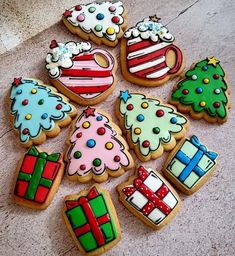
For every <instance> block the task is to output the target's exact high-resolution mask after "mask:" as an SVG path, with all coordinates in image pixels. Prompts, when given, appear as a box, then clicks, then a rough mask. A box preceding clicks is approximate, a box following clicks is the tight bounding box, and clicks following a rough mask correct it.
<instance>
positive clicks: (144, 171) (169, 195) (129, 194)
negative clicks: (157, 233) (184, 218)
mask: <svg viewBox="0 0 235 256" xmlns="http://www.w3.org/2000/svg"><path fill="white" fill-rule="evenodd" d="M117 190H118V192H119V199H120V201H121V202H122V203H123V204H124V205H125V207H126V208H127V209H128V210H129V211H130V212H132V213H133V214H134V215H135V216H136V217H137V218H139V219H140V220H141V221H143V222H144V223H145V224H146V225H148V226H150V227H152V228H153V229H160V228H161V227H163V226H165V225H166V224H167V223H168V222H169V221H170V220H171V219H172V218H173V217H174V216H175V215H176V214H177V212H178V211H179V209H180V208H181V201H180V198H179V196H178V195H177V193H176V192H175V190H174V189H173V188H172V187H171V185H170V184H169V183H168V182H167V181H166V180H165V179H164V178H163V177H162V176H161V175H160V174H159V173H157V172H155V171H153V170H152V169H151V168H145V167H143V166H139V167H137V168H136V173H135V175H134V176H131V177H130V178H129V180H128V181H127V182H124V183H122V184H120V185H118V186H117Z"/></svg>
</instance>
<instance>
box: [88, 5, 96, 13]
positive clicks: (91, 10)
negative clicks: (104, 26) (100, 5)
mask: <svg viewBox="0 0 235 256" xmlns="http://www.w3.org/2000/svg"><path fill="white" fill-rule="evenodd" d="M95 10H96V8H95V7H94V6H91V7H90V8H89V9H88V11H89V12H90V13H93V12H95Z"/></svg>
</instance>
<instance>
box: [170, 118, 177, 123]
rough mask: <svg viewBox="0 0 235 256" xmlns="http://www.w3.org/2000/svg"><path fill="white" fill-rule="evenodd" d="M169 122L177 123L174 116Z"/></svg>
mask: <svg viewBox="0 0 235 256" xmlns="http://www.w3.org/2000/svg"><path fill="white" fill-rule="evenodd" d="M170 122H171V123H172V124H176V123H177V118H176V117H175V116H174V117H172V118H171V120H170Z"/></svg>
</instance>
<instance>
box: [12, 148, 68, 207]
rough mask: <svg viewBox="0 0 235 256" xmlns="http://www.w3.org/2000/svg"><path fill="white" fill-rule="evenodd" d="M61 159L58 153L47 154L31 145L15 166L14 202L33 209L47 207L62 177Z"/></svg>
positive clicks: (62, 166) (62, 165)
mask: <svg viewBox="0 0 235 256" xmlns="http://www.w3.org/2000/svg"><path fill="white" fill-rule="evenodd" d="M62 159H63V156H62V154H60V153H53V154H49V153H47V152H44V151H41V150H39V149H38V148H36V147H35V146H32V147H31V148H30V149H29V150H28V152H27V153H26V154H25V155H24V156H23V157H22V158H21V160H20V161H19V163H18V166H17V177H16V185H15V190H14V199H15V201H16V203H18V204H21V205H24V206H27V207H30V208H35V209H45V208H47V207H48V205H49V204H50V203H51V201H52V199H53V197H54V195H55V193H56V191H57V189H58V187H59V185H60V182H61V179H62V177H63V173H64V163H63V160H62Z"/></svg>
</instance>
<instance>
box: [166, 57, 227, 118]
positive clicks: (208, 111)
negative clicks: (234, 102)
mask: <svg viewBox="0 0 235 256" xmlns="http://www.w3.org/2000/svg"><path fill="white" fill-rule="evenodd" d="M229 93H230V92H229V88H228V84H227V82H226V80H225V72H224V70H223V69H222V67H221V65H220V62H219V61H218V60H217V59H216V58H214V57H212V58H207V59H205V60H202V61H199V62H198V63H196V64H195V66H194V67H192V68H191V69H190V70H188V71H187V72H186V74H185V79H184V80H182V81H180V82H179V83H178V84H177V85H176V87H175V88H174V91H173V93H172V96H171V99H170V103H171V104H173V105H175V106H177V108H178V110H179V111H180V112H182V113H188V112H189V113H190V115H191V116H192V118H195V119H202V118H204V119H205V120H206V121H208V122H212V123H215V122H218V123H223V122H225V121H226V120H227V117H228V109H229V108H230V100H229Z"/></svg>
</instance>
